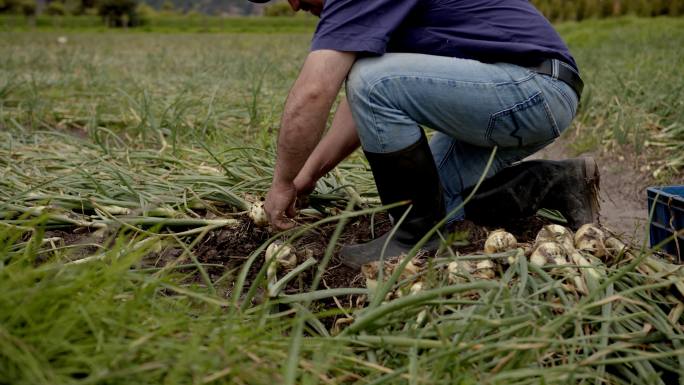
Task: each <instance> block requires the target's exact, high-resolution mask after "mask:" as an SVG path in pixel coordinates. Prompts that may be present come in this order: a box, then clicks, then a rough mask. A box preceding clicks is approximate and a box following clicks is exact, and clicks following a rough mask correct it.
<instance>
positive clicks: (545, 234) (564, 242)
mask: <svg viewBox="0 0 684 385" xmlns="http://www.w3.org/2000/svg"><path fill="white" fill-rule="evenodd" d="M543 242H555V243H557V244H558V245H560V246H561V247H563V249H565V252H566V253H568V254H569V253H571V252H572V251H573V250H574V249H575V244H574V241H573V235H572V231H570V230H569V229H567V228H566V227H563V226H560V225H547V226H544V227H542V229H541V230H540V231H539V234H537V238H536V239H535V240H534V243H535V245H538V244H540V243H543Z"/></svg>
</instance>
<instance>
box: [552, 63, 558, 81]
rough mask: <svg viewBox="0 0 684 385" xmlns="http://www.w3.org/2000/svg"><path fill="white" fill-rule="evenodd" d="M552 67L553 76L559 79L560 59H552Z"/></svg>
mask: <svg viewBox="0 0 684 385" xmlns="http://www.w3.org/2000/svg"><path fill="white" fill-rule="evenodd" d="M551 64H552V65H551V67H552V68H553V70H552V72H553V73H552V74H551V76H553V78H554V79H558V73H559V68H558V59H551Z"/></svg>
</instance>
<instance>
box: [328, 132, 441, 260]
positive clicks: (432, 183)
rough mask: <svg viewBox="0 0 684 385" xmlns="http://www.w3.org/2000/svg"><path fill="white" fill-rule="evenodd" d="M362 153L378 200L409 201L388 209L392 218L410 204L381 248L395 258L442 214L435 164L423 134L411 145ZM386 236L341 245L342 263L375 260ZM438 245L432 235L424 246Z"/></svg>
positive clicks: (395, 217)
mask: <svg viewBox="0 0 684 385" xmlns="http://www.w3.org/2000/svg"><path fill="white" fill-rule="evenodd" d="M365 154H366V158H367V159H368V163H369V164H370V166H371V170H372V171H373V176H374V177H375V185H376V186H377V188H378V193H379V194H380V200H381V201H382V203H383V204H385V205H388V204H391V203H396V202H400V201H410V202H411V206H409V205H404V206H400V207H396V208H394V209H390V211H389V212H390V215H391V216H392V218H393V220H394V221H399V219H400V218H401V217H402V216H403V215H404V213H405V212H406V210H407V209H408V208H409V207H411V209H410V211H409V213H408V214H407V216H406V218H405V219H404V221H403V222H402V223H401V224H400V225H399V227H398V228H396V229H393V230H396V231H395V233H394V236H393V237H392V239H390V241H389V243H388V244H387V249H386V250H385V254H384V257H385V258H389V257H396V256H399V255H401V254H404V253H407V252H408V251H410V250H411V248H413V246H415V244H416V243H417V242H418V241H419V240H420V239H421V238H423V236H425V234H426V233H427V232H428V231H429V230H431V229H432V228H433V227H434V226H435V225H436V224H437V222H439V221H440V220H441V219H442V218H444V216H445V215H446V212H445V211H446V209H445V206H444V195H443V192H442V184H441V182H440V180H439V174H438V173H437V167H436V166H435V162H434V160H433V158H432V153H431V152H430V146H428V141H427V138H426V137H425V135H423V137H422V138H421V139H420V140H419V141H418V142H416V143H415V144H413V145H411V146H410V147H408V148H405V149H403V150H400V151H396V152H392V153H387V154H378V153H370V152H366V153H365ZM388 237H389V233H388V234H385V235H384V236H382V237H380V238H377V239H375V240H373V241H370V242H368V243H363V244H358V245H349V246H344V247H343V248H342V251H341V253H340V257H341V259H342V263H343V264H344V265H346V266H349V267H352V268H360V267H361V266H363V265H364V264H366V263H369V262H372V261H377V260H379V259H380V258H381V253H382V248H383V246H384V245H385V242H386V241H387V238H388ZM438 246H439V238H437V237H435V238H433V239H431V240H430V242H428V243H427V244H426V245H425V246H424V249H427V250H436V249H437V247H438Z"/></svg>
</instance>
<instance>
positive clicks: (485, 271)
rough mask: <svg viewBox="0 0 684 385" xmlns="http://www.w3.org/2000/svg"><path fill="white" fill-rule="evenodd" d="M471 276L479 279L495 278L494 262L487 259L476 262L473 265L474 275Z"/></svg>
mask: <svg viewBox="0 0 684 385" xmlns="http://www.w3.org/2000/svg"><path fill="white" fill-rule="evenodd" d="M473 276H474V277H475V278H479V279H494V277H495V276H496V273H495V271H494V262H492V261H490V260H488V259H485V260H483V261H480V262H478V263H477V264H476V265H475V273H474V274H473Z"/></svg>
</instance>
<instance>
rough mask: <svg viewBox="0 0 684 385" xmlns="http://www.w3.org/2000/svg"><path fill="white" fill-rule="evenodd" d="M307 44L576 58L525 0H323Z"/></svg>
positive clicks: (493, 58)
mask: <svg viewBox="0 0 684 385" xmlns="http://www.w3.org/2000/svg"><path fill="white" fill-rule="evenodd" d="M311 49H312V50H319V49H332V50H336V51H349V52H359V53H362V54H370V55H382V54H384V53H385V52H412V53H423V54H429V55H439V56H449V57H458V58H464V59H475V60H479V61H483V62H489V63H493V62H507V63H514V64H520V65H534V64H537V63H539V62H540V61H542V60H544V59H560V60H562V61H564V62H566V63H568V64H570V65H572V66H573V67H575V68H577V64H576V63H575V60H574V59H573V57H572V55H570V51H569V50H568V47H567V46H566V45H565V43H564V42H563V40H562V39H561V37H560V36H559V35H558V33H557V32H556V31H555V30H554V28H553V26H551V24H550V23H549V22H548V20H546V18H544V16H543V15H542V14H541V13H540V12H539V11H538V10H537V9H536V8H535V7H534V6H533V5H532V4H531V3H530V2H529V1H528V0H326V2H325V6H324V8H323V12H322V14H321V20H320V22H319V23H318V27H317V28H316V33H315V34H314V38H313V42H312V46H311Z"/></svg>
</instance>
